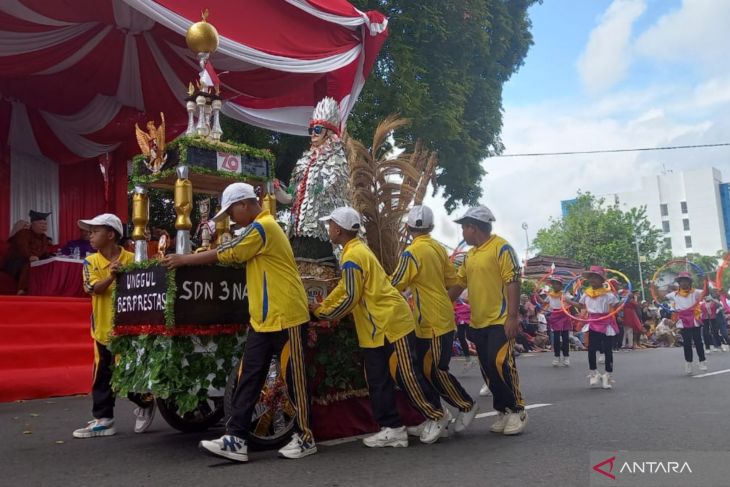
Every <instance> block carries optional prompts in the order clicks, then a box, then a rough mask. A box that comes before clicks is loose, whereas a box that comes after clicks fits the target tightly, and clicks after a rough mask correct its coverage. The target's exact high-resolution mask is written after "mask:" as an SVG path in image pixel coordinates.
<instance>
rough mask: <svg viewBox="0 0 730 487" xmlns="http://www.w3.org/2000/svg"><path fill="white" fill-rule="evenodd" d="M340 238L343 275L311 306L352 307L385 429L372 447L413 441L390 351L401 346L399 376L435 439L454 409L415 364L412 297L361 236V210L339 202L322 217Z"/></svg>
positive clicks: (370, 441) (330, 314)
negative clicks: (401, 413)
mask: <svg viewBox="0 0 730 487" xmlns="http://www.w3.org/2000/svg"><path fill="white" fill-rule="evenodd" d="M322 221H325V222H328V223H329V227H328V233H329V237H330V240H331V241H332V243H334V244H338V245H343V246H344V248H343V250H342V256H341V257H340V268H341V269H342V278H341V280H340V282H339V284H338V285H337V287H336V288H335V289H334V290H332V292H331V293H330V294H329V296H327V298H326V299H325V300H324V301H323V302H322V303H321V304H319V305H315V304H313V305H311V307H310V309H311V310H312V312H313V313H314V314H315V315H316V316H317V317H319V318H322V319H328V320H334V319H338V318H341V317H343V316H345V315H347V314H349V313H352V315H353V317H354V318H355V329H356V331H357V338H358V341H359V343H360V347H361V348H362V349H363V351H364V357H365V375H366V379H367V382H368V390H369V392H370V403H371V405H372V408H373V414H374V416H375V419H376V421H377V422H378V424H379V425H380V426H381V430H380V432H378V433H376V434H375V435H373V436H370V437H368V438H365V439H364V440H363V443H364V444H365V445H366V446H368V447H373V448H375V447H386V446H390V447H404V446H408V433H407V432H406V429H405V427H404V426H403V423H402V422H401V420H400V417H399V416H398V412H397V409H396V403H395V389H394V386H395V384H394V382H393V379H392V378H391V376H390V368H389V362H390V357H391V355H392V354H393V351H395V356H396V358H397V370H396V373H397V378H398V381H399V384H400V385H401V388H402V389H403V390H404V391H405V392H406V395H407V396H408V399H409V400H410V402H411V404H413V406H414V407H415V408H416V409H417V410H418V411H420V412H421V414H423V416H424V417H426V418H427V421H426V424H425V425H424V428H423V432H422V433H421V435H420V437H421V441H422V442H424V443H433V442H435V441H437V440H438V439H439V437H440V436H441V434H442V432H444V431H445V429H446V427H447V425H448V423H449V421H450V414H449V413H448V410H444V409H443V408H442V407H441V404H440V403H441V401H440V398H439V395H438V392H436V391H435V390H434V389H433V387H431V385H430V384H429V383H428V381H427V380H426V379H425V378H424V377H423V374H422V373H421V371H420V370H418V369H417V368H415V367H414V360H415V353H414V351H413V340H414V338H415V334H414V330H415V324H414V322H413V315H412V314H411V310H410V308H409V307H408V303H407V302H406V301H405V299H404V298H403V296H401V294H400V293H399V292H398V291H397V290H396V289H395V288H394V287H393V286H392V285H391V283H390V281H389V280H388V276H387V274H386V273H385V271H384V270H383V267H382V266H381V265H380V262H378V259H377V258H376V257H375V254H373V252H372V251H371V250H370V248H369V247H368V246H367V245H366V244H365V242H363V241H362V240H361V239H360V238H358V232H359V231H360V229H361V222H360V215H359V214H358V213H357V211H355V210H354V209H352V208H346V207H341V208H336V209H335V210H334V211H333V212H332V214H331V215H329V216H327V217H325V218H323V219H322Z"/></svg>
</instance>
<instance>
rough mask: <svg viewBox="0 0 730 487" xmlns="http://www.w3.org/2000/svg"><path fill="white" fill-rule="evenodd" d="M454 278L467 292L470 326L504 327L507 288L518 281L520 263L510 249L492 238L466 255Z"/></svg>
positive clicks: (507, 303)
mask: <svg viewBox="0 0 730 487" xmlns="http://www.w3.org/2000/svg"><path fill="white" fill-rule="evenodd" d="M457 276H458V278H459V285H460V286H462V287H466V288H467V289H468V290H469V305H470V306H471V325H470V326H471V327H472V328H484V327H486V326H490V325H504V322H505V321H506V320H507V311H508V309H509V298H508V296H507V285H508V284H510V283H512V282H518V281H519V279H520V264H519V261H518V260H517V255H516V254H515V251H514V249H513V248H512V246H511V245H510V244H509V243H507V241H506V240H505V239H503V238H502V237H499V236H497V235H492V236H491V237H489V239H488V240H487V241H486V242H484V243H483V244H482V245H480V246H479V247H476V248H473V249H471V250H469V252H467V254H466V258H465V259H464V264H463V265H462V266H461V267H460V268H459V270H458V272H457Z"/></svg>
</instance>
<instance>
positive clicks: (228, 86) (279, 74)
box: [0, 0, 388, 239]
mask: <svg viewBox="0 0 730 487" xmlns="http://www.w3.org/2000/svg"><path fill="white" fill-rule="evenodd" d="M201 5H202V4H201V3H200V2H199V1H197V0H195V1H193V0H66V1H64V2H49V1H46V0H2V2H0V174H6V173H7V172H8V171H10V172H11V173H12V167H13V166H14V165H15V163H12V159H20V158H19V157H16V155H17V154H21V153H22V154H24V160H29V158H30V159H33V160H34V161H36V164H35V165H34V168H32V169H29V170H32V171H35V170H37V169H39V168H41V167H44V166H45V165H47V163H48V162H49V161H52V162H53V163H56V164H61V165H66V164H70V163H76V162H79V161H83V160H86V161H89V160H92V159H96V158H99V157H101V158H103V159H104V160H111V161H112V164H111V168H110V173H111V174H112V176H113V177H112V178H111V179H108V181H110V182H109V184H111V186H112V187H113V193H112V194H110V195H107V204H108V205H111V206H109V207H108V208H107V210H108V211H116V212H117V213H120V214H126V210H125V208H126V161H127V160H128V159H129V158H130V157H131V156H132V155H133V154H135V153H137V152H138V151H139V149H138V148H137V146H136V141H135V137H134V129H133V127H134V124H135V123H139V124H140V126H142V127H144V125H145V123H146V122H147V121H148V120H151V119H154V120H158V121H159V114H160V112H164V114H165V119H166V121H167V134H168V136H169V137H174V136H177V135H178V134H180V133H181V132H182V131H184V130H185V127H186V125H187V114H186V111H185V108H184V105H183V98H184V97H185V96H186V93H187V86H188V84H189V83H190V82H195V81H196V80H197V79H198V77H199V72H200V65H199V64H198V60H197V58H196V56H195V55H194V54H193V53H192V52H191V51H190V50H189V49H188V48H187V46H186V44H185V32H186V31H187V29H188V27H189V26H190V25H191V24H192V23H194V22H197V21H199V20H200V15H201V12H200V10H201V8H207V9H209V11H210V16H209V17H208V21H210V22H211V23H212V24H213V25H214V26H215V27H216V28H217V30H218V32H219V34H220V47H219V49H218V51H217V52H216V53H215V54H214V55H213V56H211V58H210V61H211V64H212V66H214V68H215V71H216V72H217V74H218V77H219V81H220V88H221V96H222V98H223V107H222V111H223V113H225V114H226V115H228V116H230V117H232V118H235V119H238V120H241V121H244V122H247V123H249V124H252V125H255V126H259V127H263V128H266V129H270V130H274V131H278V132H284V133H291V134H298V135H306V134H307V128H308V121H309V117H310V115H311V113H312V109H313V108H314V106H315V105H316V103H317V102H318V101H319V100H321V99H322V98H323V97H325V96H331V97H333V98H334V99H335V100H337V102H338V103H339V105H340V109H341V111H342V115H343V118H342V120H343V124H344V122H345V120H346V119H347V115H348V114H349V113H350V111H351V110H352V108H353V106H354V104H355V101H356V100H357V98H358V95H359V94H360V91H361V90H362V88H363V85H364V83H365V79H366V78H367V76H368V74H369V73H370V70H371V69H372V67H373V64H374V63H375V59H376V57H377V54H378V51H379V50H380V48H381V46H382V44H383V42H384V41H385V39H386V37H387V25H388V22H387V19H386V18H385V17H384V16H383V15H381V14H379V13H378V12H361V11H359V10H357V9H356V8H355V7H353V6H352V5H351V4H350V3H348V2H346V1H344V0H238V1H235V2H231V1H225V0H207V1H206V2H205V5H202V7H201ZM4 187H5V186H4V185H3V183H2V181H0V189H3V188H4ZM11 190H12V188H11ZM61 193H63V189H61ZM26 196H27V195H26ZM16 199H17V198H16V197H9V196H7V193H6V192H2V191H0V214H2V215H0V239H1V238H4V237H5V236H6V235H7V231H8V230H9V227H10V225H12V223H13V221H14V220H13V221H8V220H9V219H12V218H17V215H19V214H20V213H22V211H24V207H25V206H28V205H32V204H35V203H34V202H33V201H32V199H31V200H28V201H25V203H23V205H22V206H23V208H22V209H21V208H20V206H18V207H17V208H16V207H14V203H11V202H12V201H15V200H16ZM115 204H116V205H117V206H118V208H117V207H116V206H114V205H115ZM62 206H63V202H62ZM13 208H14V209H13ZM54 209H55V208H54ZM65 211H66V209H65V208H58V213H63V212H65ZM8 215H9V216H10V218H9V217H8ZM53 218H54V220H55V219H56V218H57V217H55V216H54V217H53ZM54 224H55V222H54ZM72 231H73V228H72V227H69V228H67V229H65V227H63V226H62V227H61V228H60V229H59V236H60V238H61V239H63V238H64V236H65V234H67V233H71V232H72Z"/></svg>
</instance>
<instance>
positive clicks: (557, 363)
mask: <svg viewBox="0 0 730 487" xmlns="http://www.w3.org/2000/svg"><path fill="white" fill-rule="evenodd" d="M553 367H560V357H555V358H554V359H553Z"/></svg>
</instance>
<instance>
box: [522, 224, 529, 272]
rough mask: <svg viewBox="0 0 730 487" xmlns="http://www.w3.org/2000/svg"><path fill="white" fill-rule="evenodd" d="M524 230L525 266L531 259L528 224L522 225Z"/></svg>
mask: <svg viewBox="0 0 730 487" xmlns="http://www.w3.org/2000/svg"><path fill="white" fill-rule="evenodd" d="M522 229H523V230H524V231H525V264H527V261H528V260H529V258H530V236H529V235H528V234H527V222H524V223H523V224H522Z"/></svg>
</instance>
